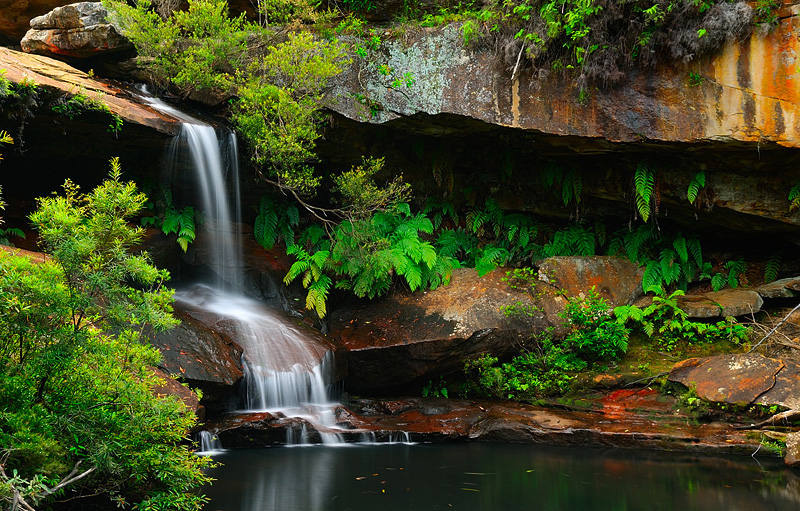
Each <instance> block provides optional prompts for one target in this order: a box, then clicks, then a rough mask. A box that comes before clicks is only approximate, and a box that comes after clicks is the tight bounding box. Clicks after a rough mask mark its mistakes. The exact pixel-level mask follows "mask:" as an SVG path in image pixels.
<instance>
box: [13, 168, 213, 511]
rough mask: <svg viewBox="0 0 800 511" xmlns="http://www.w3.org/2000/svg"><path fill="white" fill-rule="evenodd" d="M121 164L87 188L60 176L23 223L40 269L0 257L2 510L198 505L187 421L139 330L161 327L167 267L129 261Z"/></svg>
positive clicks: (199, 480) (132, 200)
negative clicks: (35, 245)
mask: <svg viewBox="0 0 800 511" xmlns="http://www.w3.org/2000/svg"><path fill="white" fill-rule="evenodd" d="M120 174H121V173H120V168H119V162H118V161H117V160H116V159H115V160H112V170H111V173H110V176H109V179H107V180H106V181H105V182H103V183H102V184H101V185H100V186H99V187H97V188H96V189H95V190H94V191H92V192H91V193H89V194H85V195H84V194H81V193H80V191H79V190H78V187H77V186H76V185H74V184H73V183H71V182H70V181H67V182H66V184H65V185H64V195H62V196H53V197H47V198H42V199H39V201H38V208H37V210H36V212H34V213H33V214H32V215H31V216H30V218H31V221H32V222H33V224H34V225H35V226H36V228H37V229H38V230H39V233H40V236H41V243H42V247H43V248H44V249H45V250H46V251H47V252H48V253H49V254H50V257H49V258H48V259H47V260H46V261H45V262H43V263H35V262H33V261H31V260H29V259H28V258H26V257H23V256H15V255H11V254H8V253H6V252H0V446H2V448H0V502H3V503H4V504H3V505H9V506H10V507H11V509H16V508H17V507H19V508H21V509H26V510H28V511H30V510H31V509H33V507H32V506H35V505H37V503H39V502H43V501H47V500H53V499H58V498H59V497H61V496H66V495H65V493H66V492H67V491H69V492H70V493H69V495H68V498H70V499H73V498H79V497H83V496H97V495H105V496H108V497H109V498H111V499H113V500H115V501H117V504H118V505H125V504H127V503H136V505H137V507H138V509H142V510H144V509H185V510H192V509H199V508H200V506H201V505H202V503H203V502H204V499H203V497H202V496H200V495H197V494H196V493H194V492H192V491H191V490H192V489H193V488H195V487H197V486H199V485H201V484H203V483H205V482H207V481H208V478H207V477H206V476H204V475H203V473H202V468H203V467H204V466H206V465H207V464H208V462H207V461H206V460H205V459H204V458H201V457H197V456H194V455H193V454H192V453H191V452H190V451H189V450H188V448H187V447H186V433H187V431H188V430H189V428H191V427H192V425H193V424H194V420H195V418H194V414H192V413H191V411H190V410H188V409H187V408H186V406H185V405H184V404H183V403H182V402H180V401H179V400H178V399H176V398H174V397H157V396H156V395H155V394H154V393H153V386H154V385H157V384H158V383H159V380H158V379H157V378H155V377H154V376H153V374H152V371H151V369H150V366H153V365H154V364H156V363H157V362H158V360H159V353H158V351H157V350H155V349H154V348H152V347H150V346H146V345H143V344H140V343H139V342H138V340H139V335H140V331H141V329H142V328H143V327H144V326H145V325H152V326H153V327H154V328H155V329H157V330H158V329H164V328H168V327H170V326H172V325H173V324H174V323H175V320H174V319H172V317H171V304H172V291H171V290H169V289H167V288H165V287H164V282H165V281H166V280H167V278H168V277H169V275H168V273H167V272H166V271H162V270H158V269H156V268H155V267H154V266H152V264H150V261H149V258H148V256H147V254H144V253H142V254H138V255H135V254H131V253H130V249H131V247H133V246H134V245H135V244H137V243H138V242H139V241H140V240H141V234H142V230H141V229H140V228H134V227H131V226H130V225H129V224H128V223H127V219H128V218H130V217H131V216H132V215H134V214H136V213H137V212H138V211H139V209H140V208H141V207H142V205H143V203H144V201H145V199H146V198H145V196H144V195H143V194H141V193H139V192H138V191H137V190H136V187H135V185H134V184H133V183H125V182H123V181H121V179H120Z"/></svg>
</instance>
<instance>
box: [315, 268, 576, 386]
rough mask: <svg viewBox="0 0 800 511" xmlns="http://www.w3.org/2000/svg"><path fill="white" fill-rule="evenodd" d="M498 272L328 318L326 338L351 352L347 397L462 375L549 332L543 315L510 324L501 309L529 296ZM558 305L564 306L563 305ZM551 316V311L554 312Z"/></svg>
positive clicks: (461, 275)
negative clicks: (476, 362) (474, 361)
mask: <svg viewBox="0 0 800 511" xmlns="http://www.w3.org/2000/svg"><path fill="white" fill-rule="evenodd" d="M504 275H505V272H504V271H502V270H500V269H497V270H494V271H492V272H490V273H489V274H488V275H486V276H484V277H482V278H481V277H478V274H477V272H476V271H475V270H472V269H466V268H460V269H457V270H455V271H454V272H453V276H452V279H451V283H450V285H448V286H441V287H439V288H438V289H436V290H434V291H427V292H424V293H413V294H404V293H395V294H393V295H390V296H388V297H385V298H382V299H379V300H374V301H372V302H369V303H367V304H365V305H364V306H363V307H361V308H359V309H354V310H345V311H337V312H335V313H334V314H332V315H331V320H330V335H331V337H333V338H335V339H338V340H339V341H341V343H342V344H343V345H344V346H345V348H346V349H347V350H348V366H349V371H348V372H349V377H348V379H347V382H346V383H347V387H348V389H350V390H351V391H352V392H356V393H362V392H380V391H382V390H389V389H392V388H399V387H402V386H405V385H408V384H410V383H412V382H419V381H421V380H424V379H425V378H429V377H431V375H437V374H446V373H449V372H454V371H457V370H460V369H461V367H462V366H463V363H464V360H465V359H466V358H470V357H476V356H478V355H480V354H482V353H491V354H494V355H496V356H501V357H502V356H505V355H510V354H512V353H514V352H515V351H516V350H517V348H518V345H517V342H518V340H519V339H520V334H521V333H522V332H529V331H531V330H541V329H544V328H545V327H546V326H550V325H551V324H552V318H551V319H548V314H547V313H546V312H545V311H543V310H537V311H536V312H535V313H534V315H533V316H532V317H530V318H526V319H525V320H515V321H512V320H510V319H509V318H508V317H506V316H505V314H503V312H502V311H501V310H500V308H501V307H502V306H504V305H512V304H513V303H515V302H518V301H521V302H523V303H526V304H528V305H535V304H534V302H533V301H532V299H531V298H530V296H529V295H526V294H524V293H522V292H518V291H515V290H513V289H510V288H509V287H508V286H507V285H506V284H505V283H504V282H502V280H501V279H502V278H503V277H504ZM562 300H563V298H562ZM553 313H555V309H554V310H553Z"/></svg>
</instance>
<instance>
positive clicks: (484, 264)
mask: <svg viewBox="0 0 800 511" xmlns="http://www.w3.org/2000/svg"><path fill="white" fill-rule="evenodd" d="M508 257H509V253H508V250H506V249H505V248H502V247H495V246H489V247H486V248H484V249H483V253H482V254H481V256H480V257H479V258H478V260H477V261H475V269H476V270H477V271H478V275H479V276H481V277H483V276H484V275H486V274H487V273H489V272H490V271H492V270H494V269H495V268H497V267H498V266H502V265H504V264H505V263H506V262H507V261H508Z"/></svg>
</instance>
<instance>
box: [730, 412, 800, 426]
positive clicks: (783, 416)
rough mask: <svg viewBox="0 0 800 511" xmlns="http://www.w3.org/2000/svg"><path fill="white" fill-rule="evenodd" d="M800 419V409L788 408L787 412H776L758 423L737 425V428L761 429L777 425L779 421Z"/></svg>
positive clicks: (787, 421)
mask: <svg viewBox="0 0 800 511" xmlns="http://www.w3.org/2000/svg"><path fill="white" fill-rule="evenodd" d="M795 419H800V409H793V410H786V411H785V412H780V413H776V414H775V415H773V416H772V417H770V418H769V419H767V420H765V421H761V422H759V423H758V424H750V425H749V426H736V429H761V428H763V427H764V426H775V425H776V424H777V423H778V422H781V421H783V422H785V423H786V424H787V425H788V423H789V422H791V421H793V420H795Z"/></svg>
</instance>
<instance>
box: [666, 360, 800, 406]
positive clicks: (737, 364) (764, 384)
mask: <svg viewBox="0 0 800 511" xmlns="http://www.w3.org/2000/svg"><path fill="white" fill-rule="evenodd" d="M669 380H670V381H674V382H678V383H681V384H683V385H685V386H687V387H689V388H691V389H695V390H696V392H697V396H698V397H700V398H701V399H705V400H706V401H711V402H715V403H731V404H745V405H749V404H761V405H765V406H773V405H778V406H782V407H786V408H790V409H795V408H798V407H800V398H798V396H800V366H798V364H797V363H795V362H792V361H789V360H780V359H773V358H767V357H764V356H762V355H759V354H757V353H749V354H746V355H736V354H734V355H718V356H714V357H703V358H690V359H688V360H684V361H682V362H678V363H677V364H675V366H674V367H673V368H672V370H671V371H670V373H669Z"/></svg>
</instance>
